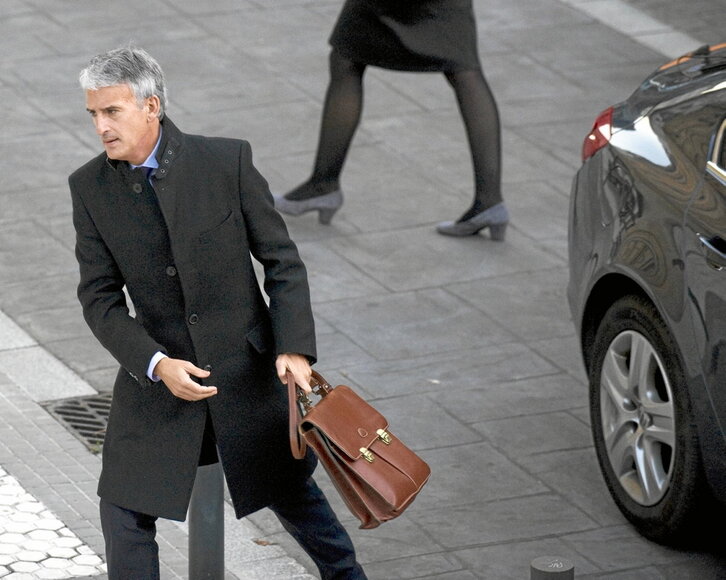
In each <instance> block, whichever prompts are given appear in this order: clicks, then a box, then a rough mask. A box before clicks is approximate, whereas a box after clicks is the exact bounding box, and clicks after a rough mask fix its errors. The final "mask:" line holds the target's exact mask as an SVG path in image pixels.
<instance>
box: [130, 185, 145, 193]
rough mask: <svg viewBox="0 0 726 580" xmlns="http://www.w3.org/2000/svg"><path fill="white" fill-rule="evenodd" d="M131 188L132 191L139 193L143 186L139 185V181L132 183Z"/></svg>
mask: <svg viewBox="0 0 726 580" xmlns="http://www.w3.org/2000/svg"><path fill="white" fill-rule="evenodd" d="M132 189H133V190H134V193H141V192H142V191H143V189H144V188H143V187H142V186H141V184H140V183H134V185H133V186H132Z"/></svg>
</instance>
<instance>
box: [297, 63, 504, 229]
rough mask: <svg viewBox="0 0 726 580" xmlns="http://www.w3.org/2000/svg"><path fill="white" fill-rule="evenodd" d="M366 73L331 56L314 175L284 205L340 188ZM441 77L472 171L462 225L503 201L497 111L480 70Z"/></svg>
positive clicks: (359, 113) (357, 64) (360, 65)
mask: <svg viewBox="0 0 726 580" xmlns="http://www.w3.org/2000/svg"><path fill="white" fill-rule="evenodd" d="M365 69H366V65H365V64H362V63H356V62H353V61H351V60H349V59H347V58H346V57H344V56H342V55H341V54H339V53H338V52H337V51H335V50H333V51H332V52H331V54H330V84H329V85H328V90H327V93H326V95H325V104H324V107H323V115H322V121H321V124H320V137H319V141H318V151H317V154H316V157H315V166H314V168H313V173H312V175H311V177H310V179H308V180H307V181H305V182H304V183H302V184H301V185H299V186H298V187H296V188H295V189H293V190H292V191H290V192H289V193H288V194H286V195H285V197H286V198H287V199H290V200H301V199H308V198H310V197H314V196H316V195H322V194H325V193H329V192H331V191H334V190H336V189H338V188H339V187H340V174H341V173H342V171H343V165H344V164H345V158H346V156H347V154H348V149H349V148H350V143H351V141H352V140H353V136H354V135H355V131H356V129H357V128H358V124H359V122H360V118H361V113H362V111H363V75H364V73H365ZM444 74H445V76H446V80H447V81H448V82H449V84H450V85H451V87H452V89H453V90H454V93H455V94H456V100H457V102H458V105H459V111H460V113H461V117H462V119H463V121H464V126H465V127H466V135H467V139H468V141H469V148H470V150H471V158H472V164H473V168H474V201H473V203H472V205H471V207H470V208H469V210H468V211H467V212H466V213H465V214H464V215H463V216H462V217H461V218H460V219H462V220H464V219H468V218H469V217H471V216H472V215H474V214H476V213H478V212H480V211H482V210H485V209H487V208H489V207H491V206H493V205H495V204H497V203H499V202H501V201H502V194H501V135H500V125H499V111H498V110H497V104H496V101H495V100H494V95H493V94H492V92H491V89H490V88H489V85H488V84H487V82H486V79H485V78H484V75H483V74H482V72H481V70H479V69H475V70H468V71H458V72H446V73H444Z"/></svg>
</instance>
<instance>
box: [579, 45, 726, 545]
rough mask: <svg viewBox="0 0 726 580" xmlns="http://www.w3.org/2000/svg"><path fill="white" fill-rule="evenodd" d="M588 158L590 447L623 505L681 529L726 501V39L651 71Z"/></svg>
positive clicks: (584, 247) (582, 285) (642, 518)
mask: <svg viewBox="0 0 726 580" xmlns="http://www.w3.org/2000/svg"><path fill="white" fill-rule="evenodd" d="M582 157H583V164H582V166H581V168H580V169H579V171H578V172H577V175H576V176H575V179H574V181H573V186H572V195H571V202H570V217H569V220H570V221H569V263H570V280H569V286H568V300H569V304H570V309H571V311H572V314H573V318H574V322H575V325H576V328H577V331H578V337H579V339H580V344H581V348H582V356H583V361H584V364H585V368H586V371H587V376H588V382H589V391H590V392H589V395H590V419H591V428H592V434H593V440H594V446H595V451H596V453H597V458H598V461H599V464H600V468H601V471H602V475H603V477H604V479H605V482H606V484H607V487H608V489H609V491H610V494H611V495H612V497H613V499H614V501H615V503H616V504H617V506H618V507H619V508H620V510H621V511H622V512H623V514H624V515H625V516H626V517H627V518H628V520H629V521H630V522H632V524H633V525H634V526H635V527H636V528H637V529H638V530H639V531H640V532H641V533H642V534H643V535H644V536H646V537H648V538H650V539H652V540H655V541H658V542H661V543H667V544H684V543H687V542H688V540H692V539H694V538H696V537H698V536H699V534H698V533H697V532H698V531H699V529H702V528H703V522H704V520H703V516H704V515H708V514H709V510H713V509H718V510H722V509H723V505H724V501H725V500H726V44H724V45H719V46H714V47H705V46H704V47H701V48H699V49H697V50H695V51H694V52H692V53H689V54H687V55H685V56H683V57H681V58H679V59H677V60H675V61H673V62H671V63H668V64H666V65H663V66H662V67H660V68H659V69H658V70H656V71H654V72H653V73H652V74H651V75H650V76H649V77H648V78H647V79H646V80H645V81H644V82H643V83H642V84H641V85H640V87H638V89H637V90H636V91H635V92H634V93H633V94H632V95H631V96H630V97H629V98H628V99H627V100H625V101H623V102H622V103H619V104H617V105H614V106H613V107H611V108H609V109H607V110H606V111H604V112H602V113H601V114H600V115H599V116H598V117H597V120H596V121H595V124H594V126H593V128H592V131H591V132H590V133H589V134H588V135H587V137H586V139H585V142H584V144H583V150H582ZM709 519H710V518H708V519H706V520H705V521H709Z"/></svg>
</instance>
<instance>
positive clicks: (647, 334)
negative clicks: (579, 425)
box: [589, 296, 707, 544]
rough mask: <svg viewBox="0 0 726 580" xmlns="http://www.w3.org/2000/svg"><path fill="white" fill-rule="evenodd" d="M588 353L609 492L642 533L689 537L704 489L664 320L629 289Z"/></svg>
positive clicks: (677, 540)
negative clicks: (628, 292) (628, 294)
mask: <svg viewBox="0 0 726 580" xmlns="http://www.w3.org/2000/svg"><path fill="white" fill-rule="evenodd" d="M592 354H593V357H592V359H591V360H592V364H591V365H590V373H589V378H590V415H591V425H592V433H593V439H594V444H595V450H596V453H597V458H598V462H599V464H600V469H601V471H602V473H603V477H604V479H605V482H606V484H607V487H608V489H609V491H610V494H611V495H612V497H613V499H614V500H615V503H616V504H617V506H618V507H619V508H620V510H621V511H622V512H623V514H624V515H625V516H626V517H627V518H628V520H629V521H630V522H631V523H632V524H633V525H635V527H636V528H637V529H638V530H639V531H640V532H641V533H642V534H643V535H644V536H646V537H648V538H650V539H652V540H655V541H658V542H661V543H668V544H682V543H683V542H684V540H686V539H693V538H692V536H691V534H692V532H693V531H694V530H695V524H696V520H697V519H698V516H699V513H700V511H701V509H702V507H703V505H704V498H705V497H706V496H707V494H706V493H705V490H704V480H703V469H702V466H701V458H700V451H699V446H698V435H697V431H696V427H695V425H694V423H693V416H692V411H691V405H690V399H689V395H688V391H687V388H686V381H685V378H684V372H683V367H682V364H681V357H680V354H679V352H678V349H677V347H676V344H675V342H674V340H673V338H672V336H671V334H670V332H669V331H668V328H667V327H666V325H665V323H664V322H663V320H662V319H661V317H660V316H659V315H658V313H657V311H656V310H655V308H654V307H653V305H652V304H651V303H650V302H648V301H646V300H644V299H642V298H640V297H638V296H627V297H625V298H622V299H620V300H619V301H617V302H616V303H615V304H613V305H612V306H611V307H610V309H609V310H608V311H607V312H606V314H605V316H604V317H603V319H602V321H601V323H600V326H599V328H598V331H597V333H596V336H595V341H594V343H593V352H592ZM689 536H691V537H689Z"/></svg>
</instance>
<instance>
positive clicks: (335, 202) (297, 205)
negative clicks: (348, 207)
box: [272, 189, 343, 225]
mask: <svg viewBox="0 0 726 580" xmlns="http://www.w3.org/2000/svg"><path fill="white" fill-rule="evenodd" d="M272 197H273V198H274V199H275V209H277V210H278V211H279V212H281V213H284V214H287V215H295V216H297V215H302V214H304V213H306V212H309V211H317V212H318V221H319V222H320V223H321V224H325V225H328V224H329V223H330V220H332V219H333V216H334V215H335V212H336V211H338V210H339V209H340V206H341V205H343V192H342V191H341V190H340V189H336V190H335V191H331V192H330V193H326V194H323V195H316V196H315V197H310V198H308V199H301V200H299V201H295V200H291V199H285V197H284V196H282V195H273V196H272Z"/></svg>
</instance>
